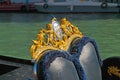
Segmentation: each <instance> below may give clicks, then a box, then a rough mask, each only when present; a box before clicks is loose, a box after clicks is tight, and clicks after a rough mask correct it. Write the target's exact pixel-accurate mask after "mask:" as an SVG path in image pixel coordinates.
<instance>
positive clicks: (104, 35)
mask: <svg viewBox="0 0 120 80" xmlns="http://www.w3.org/2000/svg"><path fill="white" fill-rule="evenodd" d="M55 16H56V17H57V18H58V20H60V18H62V17H67V19H68V20H70V21H71V22H72V23H73V24H74V25H76V26H78V27H79V29H80V30H81V31H82V32H83V34H84V35H86V36H89V37H91V38H93V39H95V40H96V42H97V44H98V47H99V51H100V56H101V57H102V59H105V58H107V57H111V56H120V14H55ZM50 19H51V14H38V13H30V14H26V13H0V55H4V56H10V57H16V58H22V59H31V57H30V51H29V49H30V46H31V45H32V41H31V40H32V39H36V34H37V33H38V32H39V29H40V28H45V26H46V23H48V22H50Z"/></svg>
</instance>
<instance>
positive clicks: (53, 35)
mask: <svg viewBox="0 0 120 80" xmlns="http://www.w3.org/2000/svg"><path fill="white" fill-rule="evenodd" d="M46 28H47V29H41V30H40V31H39V34H37V40H33V43H34V44H33V45H32V46H31V49H30V51H31V54H32V58H33V59H35V60H37V59H38V58H40V57H42V55H44V51H46V50H65V51H67V50H68V48H69V46H70V44H71V42H72V41H73V40H74V39H75V38H82V37H83V34H82V33H81V32H80V31H79V29H78V27H76V26H74V25H73V24H71V23H70V22H69V21H67V20H66V18H63V19H61V24H59V23H58V21H57V19H56V18H53V19H52V21H51V22H50V23H48V24H47V26H46Z"/></svg>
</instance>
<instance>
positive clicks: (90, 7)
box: [34, 2, 120, 12]
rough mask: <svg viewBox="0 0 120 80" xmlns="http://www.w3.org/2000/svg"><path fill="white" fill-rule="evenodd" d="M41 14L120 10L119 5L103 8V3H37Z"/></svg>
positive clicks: (109, 4) (36, 5)
mask: <svg viewBox="0 0 120 80" xmlns="http://www.w3.org/2000/svg"><path fill="white" fill-rule="evenodd" d="M34 5H35V7H36V9H37V10H38V11H39V12H119V11H120V8H119V7H117V6H118V5H117V4H113V3H108V4H107V5H105V6H101V5H102V2H83V3H75V4H74V3H73V4H71V3H66V4H64V3H56V4H44V3H35V4H34Z"/></svg>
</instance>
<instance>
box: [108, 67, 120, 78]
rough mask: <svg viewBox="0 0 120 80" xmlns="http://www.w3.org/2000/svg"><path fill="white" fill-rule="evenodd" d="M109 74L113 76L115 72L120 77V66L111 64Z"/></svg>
mask: <svg viewBox="0 0 120 80" xmlns="http://www.w3.org/2000/svg"><path fill="white" fill-rule="evenodd" d="M108 74H109V75H110V76H112V74H113V75H115V76H118V77H119V78H120V69H118V67H115V66H110V67H108Z"/></svg>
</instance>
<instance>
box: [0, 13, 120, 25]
mask: <svg viewBox="0 0 120 80" xmlns="http://www.w3.org/2000/svg"><path fill="white" fill-rule="evenodd" d="M52 16H54V17H57V18H58V19H60V18H62V17H66V18H67V19H69V20H98V19H120V14H119V13H118V14H117V13H97V14H95V13H90V14H89V13H80V14H71V13H66V14H41V13H0V23H3V22H8V23H10V22H18V23H26V22H27V23H35V22H44V21H49V20H51V18H52Z"/></svg>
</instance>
